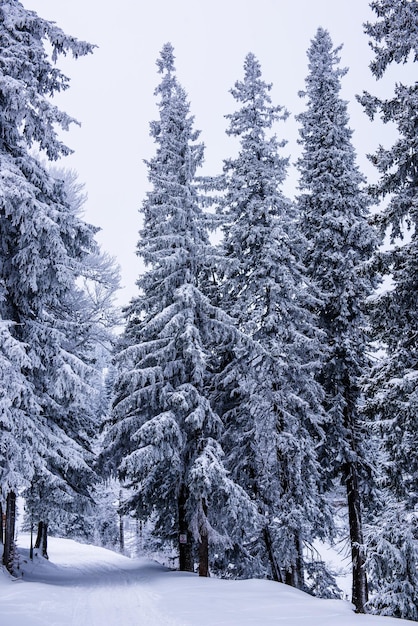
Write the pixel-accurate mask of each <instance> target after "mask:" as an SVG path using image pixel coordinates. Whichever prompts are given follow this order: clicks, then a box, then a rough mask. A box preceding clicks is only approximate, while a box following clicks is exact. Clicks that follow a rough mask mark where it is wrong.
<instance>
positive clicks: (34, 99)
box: [0, 0, 94, 566]
mask: <svg viewBox="0 0 418 626" xmlns="http://www.w3.org/2000/svg"><path fill="white" fill-rule="evenodd" d="M47 43H48V45H50V49H51V55H52V61H55V60H56V59H57V57H58V55H59V54H66V53H72V54H73V56H74V57H76V58H77V57H78V56H81V55H84V54H87V53H89V52H91V50H92V46H91V45H90V44H87V43H85V42H80V41H77V40H76V39H74V38H72V37H69V36H67V35H65V33H63V32H62V30H61V29H59V28H58V27H56V26H55V25H54V24H53V23H51V22H47V21H45V20H43V19H42V18H40V17H38V16H37V15H36V13H34V12H32V11H27V10H25V9H24V8H23V6H22V5H21V3H20V2H18V1H17V0H5V1H4V2H2V3H1V6H0V242H1V243H0V286H1V300H0V318H1V320H2V346H1V349H2V355H4V356H6V357H7V361H8V366H7V368H6V369H4V368H3V367H2V376H4V378H3V379H2V387H3V388H4V389H6V396H7V399H5V400H4V401H3V402H2V404H1V405H0V410H1V411H2V413H1V416H0V424H1V430H0V438H1V442H0V450H1V453H2V459H1V463H0V467H1V470H2V473H1V476H0V481H1V497H2V498H4V499H5V498H6V497H7V499H8V504H9V505H10V506H8V509H9V510H10V516H8V520H7V525H6V528H7V529H8V532H7V533H6V538H5V551H4V554H5V557H4V558H5V561H7V563H6V564H7V565H8V566H10V560H9V555H10V554H11V543H12V541H13V536H14V528H13V525H14V523H13V519H12V518H13V515H14V510H15V507H14V505H13V501H14V495H15V493H16V490H17V489H18V488H20V487H22V486H25V485H28V483H30V481H32V480H33V478H34V476H35V474H40V473H41V474H44V475H49V476H50V477H51V483H52V482H54V480H55V481H57V480H63V481H64V482H65V481H66V480H67V481H68V482H71V478H70V475H71V469H72V468H74V467H75V466H76V463H77V462H78V461H79V463H80V465H85V463H86V461H85V458H84V456H83V454H82V453H80V454H77V453H75V452H74V446H75V447H76V448H77V444H75V442H74V439H72V435H73V434H74V430H72V431H71V433H69V432H66V431H67V427H68V425H69V424H70V422H71V419H72V415H71V409H70V408H69V404H68V398H69V395H68V394H69V393H70V389H74V383H75V379H76V378H78V380H79V381H80V378H79V370H78V369H77V368H78V363H77V366H76V359H75V358H74V355H70V354H69V353H66V345H65V343H66V339H65V330H64V329H63V328H62V327H60V322H59V321H57V316H56V312H57V310H59V309H60V306H61V302H62V300H63V299H65V297H66V294H67V292H68V289H70V288H71V287H72V285H73V283H74V276H75V275H77V272H78V269H77V268H78V266H79V264H80V262H81V259H82V258H83V257H84V256H85V255H86V254H87V253H88V251H90V250H92V248H93V247H94V242H93V234H94V229H92V228H91V227H89V226H88V225H87V224H85V223H84V222H82V221H81V220H80V219H79V218H76V217H75V216H74V215H73V214H72V213H71V209H70V206H69V203H68V202H67V199H66V196H65V193H64V191H63V188H62V185H61V184H59V183H58V182H57V181H56V180H55V179H54V178H53V177H52V176H51V175H50V174H49V173H48V172H47V170H46V169H45V167H44V166H43V165H42V164H41V163H40V161H39V160H38V159H37V158H36V157H35V156H34V155H33V151H32V149H33V148H35V149H38V150H40V151H41V152H44V153H46V155H47V157H48V158H49V159H57V158H59V157H60V156H62V155H66V154H68V153H69V152H70V150H69V149H68V148H67V147H66V146H65V145H64V144H63V143H62V142H61V141H60V139H59V137H58V134H57V133H58V129H59V128H62V129H67V128H68V126H69V124H70V123H71V122H72V121H74V120H72V118H70V117H69V116H68V115H66V114H65V113H63V112H61V111H59V109H57V107H56V106H54V105H53V104H52V103H51V101H50V99H49V97H50V96H51V95H53V94H54V93H57V92H59V91H61V90H63V89H66V88H67V87H68V79H67V77H66V76H64V75H63V74H62V73H61V72H60V71H59V70H58V69H57V68H56V67H54V65H53V64H52V62H51V58H50V56H49V54H48V52H47V45H46V44H47ZM7 361H6V362H7ZM2 362H3V363H4V361H3V360H2ZM10 377H11V379H12V380H9V378H10ZM9 383H10V384H9ZM73 398H74V396H73ZM10 412H12V413H13V415H12V417H11V421H10V419H9V417H8V413H9V415H10ZM9 440H13V441H12V444H13V446H11V447H9V445H8V441H9ZM73 444H74V445H73ZM12 449H16V450H17V451H18V454H17V456H16V459H17V461H16V462H15V461H14V462H13V463H14V465H11V464H10V463H9V460H10V451H11V450H12ZM52 458H55V460H57V463H56V464H55V465H54V464H53V463H52V462H51V459H52ZM76 459H77V461H76ZM58 460H59V462H58ZM65 468H68V469H69V471H68V472H67V478H63V476H65V472H66V471H67V469H65ZM63 469H64V470H65V471H64V474H63V473H62V472H63ZM7 490H9V491H8V492H7Z"/></svg>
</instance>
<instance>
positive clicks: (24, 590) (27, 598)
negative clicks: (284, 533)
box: [0, 537, 413, 626]
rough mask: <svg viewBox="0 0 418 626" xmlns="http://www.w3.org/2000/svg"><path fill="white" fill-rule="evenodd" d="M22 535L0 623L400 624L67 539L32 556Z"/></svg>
mask: <svg viewBox="0 0 418 626" xmlns="http://www.w3.org/2000/svg"><path fill="white" fill-rule="evenodd" d="M28 544H29V541H28V538H27V537H21V539H20V545H21V548H20V552H21V554H22V558H21V564H22V572H23V578H21V579H18V580H11V578H10V577H9V576H8V575H6V574H4V572H2V571H1V570H0V626H402V624H405V625H406V624H412V623H413V622H405V621H403V620H395V619H390V618H386V617H373V616H370V615H355V614H354V613H353V611H352V608H351V605H350V604H349V603H348V602H344V601H341V600H319V599H317V598H313V597H311V596H308V595H307V594H305V593H302V592H301V591H298V590H296V589H292V588H291V587H288V586H286V585H280V584H277V583H273V582H270V581H266V580H242V581H225V580H217V579H214V578H199V577H198V576H196V575H195V574H187V573H181V572H171V571H169V570H167V569H165V568H164V567H162V566H161V565H158V564H157V563H155V562H151V561H148V560H146V559H132V560H131V559H128V558H126V557H123V556H121V555H119V554H115V553H114V552H110V551H108V550H104V549H102V548H96V547H94V546H88V545H82V544H78V543H76V542H74V541H70V540H68V539H51V540H50V549H49V553H50V557H51V560H50V561H49V562H48V561H46V560H45V559H42V558H40V557H37V558H35V559H34V561H33V562H31V561H30V560H29V559H28V558H27V556H28V550H27V549H22V548H23V547H24V546H27V545H28Z"/></svg>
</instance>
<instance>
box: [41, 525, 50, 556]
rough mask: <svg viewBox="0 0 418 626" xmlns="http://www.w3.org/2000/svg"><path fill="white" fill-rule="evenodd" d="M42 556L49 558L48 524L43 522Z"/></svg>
mask: <svg viewBox="0 0 418 626" xmlns="http://www.w3.org/2000/svg"><path fill="white" fill-rule="evenodd" d="M42 556H43V557H45V558H46V559H49V556H48V524H47V523H46V522H44V527H43V531H42Z"/></svg>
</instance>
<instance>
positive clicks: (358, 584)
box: [345, 463, 368, 613]
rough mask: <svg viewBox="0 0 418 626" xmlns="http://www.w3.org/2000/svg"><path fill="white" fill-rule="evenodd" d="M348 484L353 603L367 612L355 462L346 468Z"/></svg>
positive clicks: (364, 559)
mask: <svg viewBox="0 0 418 626" xmlns="http://www.w3.org/2000/svg"><path fill="white" fill-rule="evenodd" d="M345 481H346V486H347V502H348V521H349V526H350V542H351V558H352V563H353V585H352V603H353V604H354V606H355V607H356V612H357V613H366V603H367V600H368V590H367V576H366V566H365V563H366V555H365V550H364V538H363V524H362V516H361V500H360V492H359V486H358V475H357V468H356V465H355V463H350V464H347V466H346V468H345Z"/></svg>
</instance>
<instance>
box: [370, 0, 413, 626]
mask: <svg viewBox="0 0 418 626" xmlns="http://www.w3.org/2000/svg"><path fill="white" fill-rule="evenodd" d="M370 6H371V7H372V9H373V10H374V12H375V13H376V16H377V21H376V22H375V23H374V24H372V23H368V24H366V25H365V30H366V33H367V34H368V35H369V36H370V38H371V42H370V45H371V47H372V49H373V51H374V53H375V57H374V60H373V61H372V63H371V66H370V67H371V70H372V73H373V75H374V76H375V77H376V78H377V79H379V78H381V77H382V76H383V75H384V74H385V72H386V70H387V69H388V68H389V67H390V66H391V65H392V64H393V63H396V64H401V63H407V62H410V63H413V62H415V63H416V62H417V60H418V3H417V2H416V1H415V0H414V1H413V2H409V1H408V0H399V1H397V2H395V1H394V0H384V1H383V0H376V1H375V2H372V3H371V5H370ZM360 101H361V102H362V104H363V105H364V107H365V110H366V112H367V114H368V115H369V116H370V118H371V119H373V118H374V117H375V116H376V115H380V116H381V118H382V120H383V122H384V123H393V124H394V126H395V127H396V129H397V132H398V138H397V140H396V141H395V143H394V145H393V146H392V147H389V148H385V147H383V146H380V147H379V149H378V150H377V152H376V153H375V154H374V155H372V156H371V161H372V162H373V163H374V164H375V166H376V167H377V169H378V171H379V173H380V180H379V182H378V183H377V184H376V185H374V186H373V187H372V189H371V192H372V194H373V196H374V197H375V198H376V199H386V200H387V202H386V204H385V206H384V208H382V210H381V211H380V212H379V214H378V215H377V217H376V223H377V225H378V227H379V228H380V231H381V233H382V236H383V235H388V236H389V239H390V241H391V243H392V246H391V248H390V249H389V250H386V251H383V252H380V253H379V255H377V261H378V265H379V268H380V269H381V271H382V272H384V273H386V274H389V275H390V276H391V278H392V286H391V288H389V289H388V290H387V291H385V292H383V293H380V294H379V295H378V297H376V298H375V299H374V301H373V306H372V317H373V328H374V332H375V334H376V340H377V341H378V342H379V343H380V345H381V346H382V347H383V348H384V351H385V356H384V358H382V359H381V360H379V361H378V362H377V364H376V366H375V367H374V369H373V371H372V375H371V376H370V381H369V384H368V386H367V394H368V405H367V408H368V411H369V413H370V415H371V416H372V417H373V418H374V420H375V422H376V424H377V425H378V428H379V430H380V432H381V435H382V442H383V447H384V454H385V456H384V464H383V472H384V478H383V485H384V487H385V488H386V490H388V491H389V494H388V496H387V498H385V502H384V503H383V504H382V507H381V511H380V517H379V520H378V523H379V524H380V533H377V532H376V531H375V532H374V534H373V550H372V553H371V556H370V561H371V564H372V567H373V571H374V572H375V573H376V577H377V579H376V581H375V584H374V587H373V595H372V598H371V607H372V610H374V611H376V612H378V613H382V614H384V615H394V616H396V617H403V618H407V619H414V620H418V610H417V606H418V596H417V588H418V577H417V570H418V534H417V528H418V520H417V507H418V459H417V455H416V450H417V447H418V417H417V415H418V387H417V380H418V368H417V353H418V341H417V337H418V333H417V330H418V328H417V315H418V296H417V292H418V273H417V267H418V265H417V262H418V233H417V221H418V213H417V200H418V154H417V137H418V132H417V128H418V114H417V111H418V84H417V83H416V82H415V83H414V84H412V85H404V84H402V83H397V84H396V86H395V87H394V94H393V97H391V98H388V99H384V100H382V99H380V98H377V97H374V96H372V95H371V94H369V93H364V94H363V96H362V97H361V98H360ZM406 231H409V232H408V233H406ZM405 235H406V236H405ZM388 501H389V502H391V505H390V506H388V505H387V502H388ZM400 519H402V523H400ZM382 545H383V546H385V549H384V550H382ZM385 561H386V562H385Z"/></svg>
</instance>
